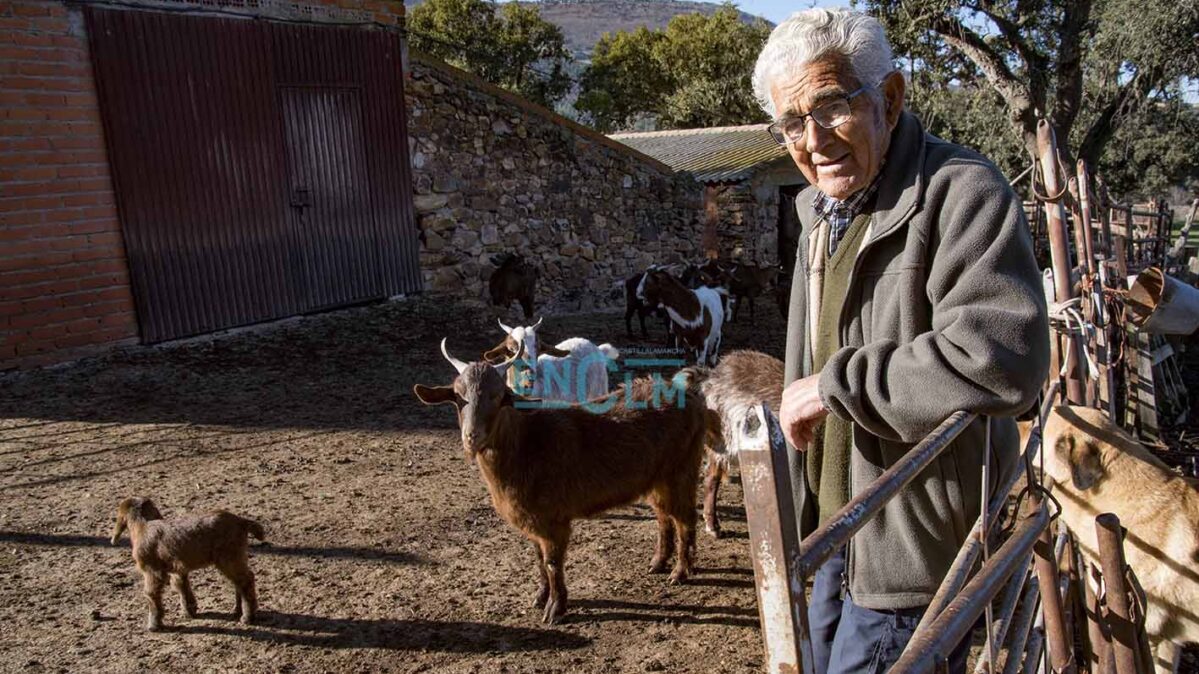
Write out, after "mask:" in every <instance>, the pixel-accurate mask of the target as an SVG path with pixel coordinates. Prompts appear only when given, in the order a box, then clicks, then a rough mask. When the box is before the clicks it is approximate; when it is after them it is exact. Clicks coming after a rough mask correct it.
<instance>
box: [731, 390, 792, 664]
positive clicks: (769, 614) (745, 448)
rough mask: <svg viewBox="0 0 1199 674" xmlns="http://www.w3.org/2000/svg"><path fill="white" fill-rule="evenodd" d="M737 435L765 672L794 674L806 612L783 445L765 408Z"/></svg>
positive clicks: (750, 416)
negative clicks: (764, 644) (763, 643)
mask: <svg viewBox="0 0 1199 674" xmlns="http://www.w3.org/2000/svg"><path fill="white" fill-rule="evenodd" d="M738 432H739V433H740V438H739V442H740V448H741V449H740V452H739V454H738V459H739V463H740V465H741V484H742V488H743V490H744V492H745V519H746V522H747V523H748V525H749V550H750V557H751V559H752V560H753V567H754V585H755V586H756V588H757V593H758V618H759V620H760V621H761V623H762V638H763V641H765V642H766V663H767V671H769V672H771V673H772V674H800V673H801V672H802V671H803V652H802V649H803V645H804V644H807V643H808V623H807V621H808V609H807V602H806V601H805V598H804V579H803V577H802V576H801V575H800V574H799V573H797V571H798V569H797V568H796V566H797V563H798V559H799V529H798V527H797V526H796V522H795V508H794V505H793V502H794V498H793V495H792V492H791V480H790V473H789V471H788V468H787V465H788V464H787V451H788V449H787V443H786V441H785V440H784V439H783V432H782V430H781V429H780V428H779V424H778V420H777V419H775V418H774V415H773V414H771V413H770V409H769V408H768V407H767V406H766V405H765V404H763V405H759V406H757V407H755V408H753V409H751V410H750V411H749V412H748V413H747V414H746V417H745V420H744V422H743V423H742V426H741V428H740V429H738Z"/></svg>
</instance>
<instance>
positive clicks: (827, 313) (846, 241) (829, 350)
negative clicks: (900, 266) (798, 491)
mask: <svg viewBox="0 0 1199 674" xmlns="http://www.w3.org/2000/svg"><path fill="white" fill-rule="evenodd" d="M869 222H870V216H869V215H867V214H865V213H863V214H861V215H859V216H858V217H856V218H854V220H853V222H851V223H850V224H849V227H848V228H847V229H846V230H845V235H844V236H843V237H842V239H841V242H840V243H839V244H837V251H836V252H835V253H833V254H832V256H831V257H829V259H828V263H827V265H826V266H825V269H824V288H823V298H822V300H821V302H820V323H819V325H817V327H816V334H817V339H816V344H817V346H816V353H815V355H814V358H813V368H812V369H813V371H815V372H819V371H820V369H821V368H823V367H824V364H825V362H826V361H828V359H829V358H830V357H832V355H833V354H834V353H836V352H837V351H838V350H839V349H840V348H841V347H842V344H841V333H840V331H839V330H838V329H837V328H838V326H839V325H840V319H841V307H842V305H843V304H844V299H845V291H846V289H848V287H849V272H850V271H851V270H852V269H853V261H854V259H855V258H856V257H857V255H858V248H860V247H861V245H862V239H863V238H864V237H865V234H866V230H867V229H868V228H867V224H869ZM818 432H819V436H818V441H817V442H815V443H813V445H814V446H813V447H812V452H811V453H810V454H809V455H808V475H809V476H811V477H809V480H810V481H811V483H812V488H813V489H814V490H815V491H816V493H817V495H818V496H817V503H818V512H819V515H818V519H819V521H820V523H821V524H824V523H825V522H826V521H827V520H828V519H829V518H831V517H832V516H833V515H835V514H837V511H838V510H840V509H841V508H842V507H843V506H844V505H845V504H846V503H848V502H849V450H850V447H851V446H852V445H853V424H852V423H851V422H849V421H846V420H844V419H842V418H840V417H838V416H835V415H831V414H830V415H829V416H827V417H825V420H824V423H823V424H821V427H820V430H819V431H818Z"/></svg>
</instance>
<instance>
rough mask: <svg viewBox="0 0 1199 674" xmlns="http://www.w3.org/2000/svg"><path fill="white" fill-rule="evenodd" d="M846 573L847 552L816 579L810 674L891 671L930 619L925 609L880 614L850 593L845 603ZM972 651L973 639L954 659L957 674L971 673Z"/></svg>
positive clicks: (807, 666)
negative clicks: (924, 619)
mask: <svg viewBox="0 0 1199 674" xmlns="http://www.w3.org/2000/svg"><path fill="white" fill-rule="evenodd" d="M844 569H845V549H844V548H842V549H841V550H839V551H838V552H837V554H835V555H833V556H832V557H831V558H829V560H828V561H827V562H825V563H824V565H823V566H821V567H820V569H819V570H817V571H816V577H815V578H814V579H813V585H812V601H811V604H809V606H808V622H809V627H810V629H811V634H812V662H811V663H808V662H805V663H804V672H805V674H850V673H856V672H878V673H880V674H881V673H882V672H886V671H887V670H888V669H890V668H891V666H892V665H894V664H895V663H896V662H897V661H898V660H899V656H900V654H901V653H903V649H904V648H905V647H906V646H907V645H908V641H909V640H911V638H912V634H913V633H914V632H915V631H916V626H917V625H918V624H920V617H921V616H923V615H924V609H925V607H919V608H910V609H898V610H893V611H876V610H873V609H868V608H862V607H861V606H858V605H856V604H854V603H853V601H852V599H851V598H850V596H849V594H848V593H846V594H845V598H844V599H842V598H841V574H842V572H843V571H844ZM969 652H970V637H969V636H967V637H966V638H965V639H962V643H960V644H958V647H957V648H956V649H955V650H954V652H953V653H952V654H951V655H950V657H949V671H950V673H951V674H965V671H966V655H967V654H968V653H969Z"/></svg>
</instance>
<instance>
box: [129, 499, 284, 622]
mask: <svg viewBox="0 0 1199 674" xmlns="http://www.w3.org/2000/svg"><path fill="white" fill-rule="evenodd" d="M126 527H128V529H129V538H130V540H131V541H132V543H133V561H135V562H137V568H138V570H140V571H141V572H142V577H143V579H144V580H145V594H146V599H147V600H148V601H149V602H150V613H149V617H148V618H147V621H146V629H148V630H150V631H155V630H158V629H160V628H161V627H162V590H163V586H164V585H165V584H166V578H167V576H168V575H169V576H170V577H171V584H172V585H173V586H174V587H175V589H176V590H177V591H178V592H179V595H180V597H181V599H182V602H183V612H184V613H185V614H187V617H189V618H194V617H196V597H195V595H193V594H192V589H191V584H190V583H188V580H187V574H188V573H190V572H192V571H195V570H196V569H202V568H205V567H208V566H216V567H217V569H218V570H219V571H220V572H221V573H222V574H224V576H225V577H226V578H228V579H229V581H230V582H232V583H233V586H234V588H236V591H237V603H236V605H235V608H234V609H233V616H234V617H235V618H236V617H237V616H239V615H240V616H241V621H242V622H243V623H246V624H249V623H250V622H251V621H252V620H253V619H254V612H255V611H256V610H257V609H258V594H257V591H256V590H255V588H254V573H253V572H252V571H250V558H249V541H248V540H247V534H252V535H253V536H254V537H255V538H257V539H258V540H260V541H261V540H265V538H264V536H265V534H264V532H263V530H262V525H260V524H258V523H257V522H255V521H253V520H248V519H245V518H244V517H238V516H237V515H234V514H233V513H229V512H225V511H224V510H215V511H211V512H206V513H202V514H198V515H185V516H183V517H176V518H173V519H170V520H164V519H163V518H162V514H161V513H159V512H158V508H156V507H155V506H154V503H153V502H152V501H151V500H150V499H148V498H140V497H130V498H127V499H125V500H124V501H121V504H120V505H119V506H118V507H117V522H116V526H114V527H113V530H112V544H113V545H116V544H117V542H118V541H120V539H121V533H122V532H124V531H125V529H126Z"/></svg>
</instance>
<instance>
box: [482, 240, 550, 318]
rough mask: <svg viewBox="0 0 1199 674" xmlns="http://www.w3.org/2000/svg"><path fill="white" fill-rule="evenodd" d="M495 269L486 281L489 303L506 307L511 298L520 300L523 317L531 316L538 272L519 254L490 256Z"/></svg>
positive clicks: (510, 302)
mask: <svg viewBox="0 0 1199 674" xmlns="http://www.w3.org/2000/svg"><path fill="white" fill-rule="evenodd" d="M492 263H494V264H495V265H496V267H497V269H496V270H495V271H494V272H492V273H491V278H490V279H488V281H487V289H488V290H489V291H490V293H491V303H492V304H494V305H495V306H497V307H502V308H503V309H507V308H508V305H510V304H512V301H513V300H516V301H518V302H520V307H521V309H523V310H524V312H525V318H526V319H530V318H532V317H533V296H534V295H535V294H536V290H537V278H538V277H539V276H540V272H539V271H538V270H537V268H536V267H534V266H533V265H531V264H529V263H527V262H525V261H524V258H522V257H521V256H519V255H514V254H512V253H505V254H503V255H499V256H496V257H494V258H492Z"/></svg>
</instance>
